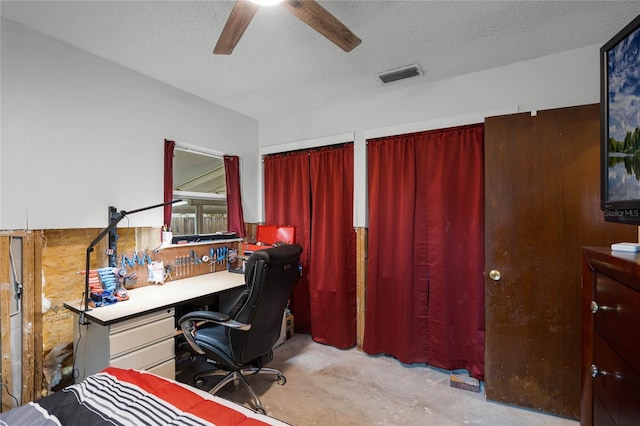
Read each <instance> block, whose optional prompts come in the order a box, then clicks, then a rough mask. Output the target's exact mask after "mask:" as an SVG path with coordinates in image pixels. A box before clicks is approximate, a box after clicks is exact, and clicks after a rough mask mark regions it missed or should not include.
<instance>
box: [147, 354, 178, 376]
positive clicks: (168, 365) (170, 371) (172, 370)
mask: <svg viewBox="0 0 640 426" xmlns="http://www.w3.org/2000/svg"><path fill="white" fill-rule="evenodd" d="M147 371H148V372H150V373H154V374H157V375H158V376H162V377H164V378H165V379H171V380H175V379H176V361H175V360H174V359H173V358H171V359H170V360H168V361H165V362H163V363H162V364H159V365H156V366H154V367H151V368H149V369H148V370H147Z"/></svg>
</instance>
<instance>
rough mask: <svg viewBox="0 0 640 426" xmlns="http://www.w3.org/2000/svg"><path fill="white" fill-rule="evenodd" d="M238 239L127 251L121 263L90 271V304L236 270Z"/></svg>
mask: <svg viewBox="0 0 640 426" xmlns="http://www.w3.org/2000/svg"><path fill="white" fill-rule="evenodd" d="M239 241H240V240H238V241H231V242H219V243H211V244H196V245H187V244H183V245H174V246H169V247H161V248H160V249H156V250H145V251H134V252H124V253H122V254H121V255H120V256H119V257H118V259H119V260H118V265H116V266H110V267H104V268H98V269H91V270H89V271H88V274H89V304H90V305H91V307H101V306H107V305H112V304H114V303H118V302H123V301H125V300H128V299H129V295H128V292H127V290H131V289H134V288H139V287H144V286H147V285H161V284H163V283H165V282H166V281H170V280H180V279H183V278H189V277H195V276H198V275H203V274H208V273H211V272H219V271H224V270H232V269H235V268H236V262H240V260H239V259H237V256H238V244H239ZM85 273H86V271H80V272H78V274H85Z"/></svg>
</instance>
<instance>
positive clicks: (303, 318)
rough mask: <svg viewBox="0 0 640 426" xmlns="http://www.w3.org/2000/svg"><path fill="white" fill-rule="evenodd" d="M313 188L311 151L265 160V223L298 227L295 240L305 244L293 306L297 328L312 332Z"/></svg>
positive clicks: (292, 296)
mask: <svg viewBox="0 0 640 426" xmlns="http://www.w3.org/2000/svg"><path fill="white" fill-rule="evenodd" d="M310 200H311V191H310V187H309V154H308V153H307V152H300V153H291V154H284V155H271V156H268V157H265V159H264V209H265V222H266V223H265V224H266V225H289V226H295V228H296V243H298V244H300V245H301V246H302V249H303V252H302V255H301V257H300V263H302V268H303V274H302V277H301V278H300V280H298V283H297V284H296V286H295V287H294V288H293V294H292V295H291V301H290V309H291V312H292V313H293V316H294V327H295V330H296V331H297V332H299V333H309V332H310V330H311V326H310V323H311V317H310V313H309V304H310V300H309V274H310V273H311V272H310V266H309V259H310V239H311V234H310V232H311V231H310V230H311V202H310Z"/></svg>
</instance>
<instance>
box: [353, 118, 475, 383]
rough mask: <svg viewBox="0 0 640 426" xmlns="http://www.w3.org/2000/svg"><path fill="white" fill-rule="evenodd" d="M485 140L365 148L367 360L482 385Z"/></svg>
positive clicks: (447, 133)
mask: <svg viewBox="0 0 640 426" xmlns="http://www.w3.org/2000/svg"><path fill="white" fill-rule="evenodd" d="M483 136H484V126H483V125H482V124H478V125H471V126H463V127H456V128H451V129H444V130H437V131H429V132H421V133H415V134H409V135H401V136H394V137H388V138H380V139H375V140H370V141H368V144H367V157H368V159H367V161H368V185H369V233H368V260H367V295H366V310H365V335H364V341H363V349H364V350H365V351H366V352H367V353H370V354H378V353H384V354H389V355H392V356H394V357H396V358H398V359H399V360H400V361H402V362H405V363H416V362H420V363H422V362H425V363H428V364H431V365H433V366H436V367H439V368H444V369H448V370H454V369H467V370H468V371H469V372H470V374H471V375H472V376H473V377H476V378H478V379H481V380H482V379H483V378H484V278H483V269H484V193H483V188H484V181H483Z"/></svg>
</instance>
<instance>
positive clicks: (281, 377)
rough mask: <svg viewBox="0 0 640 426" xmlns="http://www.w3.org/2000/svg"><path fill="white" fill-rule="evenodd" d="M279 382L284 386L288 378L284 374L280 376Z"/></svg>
mask: <svg viewBox="0 0 640 426" xmlns="http://www.w3.org/2000/svg"><path fill="white" fill-rule="evenodd" d="M277 380H278V384H279V385H281V386H284V385H285V384H286V383H287V378H286V377H284V376H278V379H277Z"/></svg>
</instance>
